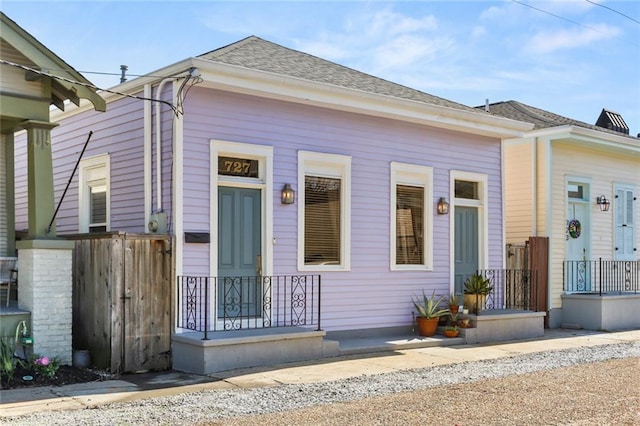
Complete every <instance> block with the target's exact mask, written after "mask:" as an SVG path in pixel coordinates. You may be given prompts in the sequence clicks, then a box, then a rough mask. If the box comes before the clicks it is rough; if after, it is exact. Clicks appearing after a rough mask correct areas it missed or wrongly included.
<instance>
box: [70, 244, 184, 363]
mask: <svg viewBox="0 0 640 426" xmlns="http://www.w3.org/2000/svg"><path fill="white" fill-rule="evenodd" d="M66 238H68V239H73V240H75V250H74V257H73V348H74V349H88V350H89V352H90V355H91V360H92V363H93V364H94V365H95V366H96V367H97V368H100V369H104V370H108V371H110V372H112V373H122V372H140V371H148V370H163V369H167V368H170V367H171V356H170V349H171V324H172V322H171V314H172V313H171V307H172V303H171V295H172V287H171V283H172V282H173V280H172V278H171V276H172V270H171V265H172V264H173V263H172V259H171V242H170V239H169V237H168V236H166V235H155V234H127V233H115V234H96V235H94V234H87V235H74V236H69V237H66Z"/></svg>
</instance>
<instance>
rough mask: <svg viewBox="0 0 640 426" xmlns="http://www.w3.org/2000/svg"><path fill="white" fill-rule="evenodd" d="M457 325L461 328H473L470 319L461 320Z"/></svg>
mask: <svg viewBox="0 0 640 426" xmlns="http://www.w3.org/2000/svg"><path fill="white" fill-rule="evenodd" d="M457 325H458V327H460V328H471V320H470V319H469V318H461V319H460V320H458V324H457Z"/></svg>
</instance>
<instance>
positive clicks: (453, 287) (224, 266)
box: [15, 37, 532, 372]
mask: <svg viewBox="0 0 640 426" xmlns="http://www.w3.org/2000/svg"><path fill="white" fill-rule="evenodd" d="M161 76H162V77H161ZM112 90H113V92H109V93H103V94H102V95H103V96H104V98H105V99H106V101H107V105H108V108H107V112H106V113H100V114H98V113H96V112H95V111H93V109H92V108H91V107H90V106H89V105H87V106H84V105H81V106H80V107H78V108H72V109H67V110H66V111H65V112H62V113H59V114H58V115H57V116H54V117H53V119H54V120H56V121H57V122H59V124H60V126H59V127H56V128H55V129H53V130H52V138H53V140H54V141H55V142H54V144H53V150H54V151H53V157H54V168H55V169H54V170H55V173H56V176H57V179H56V190H57V191H58V194H60V193H61V192H62V190H63V189H64V185H65V183H66V179H67V178H68V176H70V174H71V170H72V169H73V166H74V164H75V162H76V160H77V157H78V153H79V151H80V149H81V148H82V146H81V145H82V142H84V139H85V137H86V134H87V133H88V132H89V131H93V137H92V140H91V142H90V144H89V145H88V147H87V149H86V151H85V153H84V156H83V158H82V160H81V161H80V163H79V168H78V173H77V174H76V176H75V178H74V179H73V184H72V185H71V187H70V190H69V193H68V194H67V197H66V198H65V200H64V202H63V203H62V205H61V208H60V212H59V214H58V217H57V231H58V234H65V233H86V232H102V231H122V232H135V233H151V234H153V233H165V234H166V233H168V234H169V235H171V236H173V242H172V253H173V259H174V268H175V277H174V278H172V282H175V283H176V286H177V288H176V291H175V294H174V297H175V300H174V301H173V302H174V303H175V306H176V309H175V312H174V316H175V318H174V320H175V321H174V322H173V323H174V324H175V328H174V329H173V330H172V334H173V336H174V337H173V362H174V366H175V367H176V368H180V369H185V370H194V371H203V372H209V371H214V370H215V369H221V368H226V367H227V366H225V365H223V366H204V367H201V368H196V367H191V366H190V365H189V363H188V362H186V361H184V359H186V358H189V357H193V356H195V355H194V354H195V353H196V352H195V351H196V347H197V348H200V349H202V348H203V347H209V346H212V345H213V346H216V345H218V346H216V347H217V350H219V351H223V350H225V349H223V348H221V347H220V346H219V345H220V341H222V340H224V338H228V337H229V336H231V335H230V334H229V333H231V332H229V331H226V332H225V331H220V330H227V329H229V328H231V329H235V330H236V331H235V332H233V333H235V334H233V337H234V338H240V339H242V338H243V337H249V336H251V338H253V339H258V340H259V339H263V338H266V337H265V336H264V335H260V336H258V337H256V334H255V333H254V334H251V333H250V331H248V330H247V334H245V335H244V336H243V335H242V331H244V330H242V331H237V330H238V329H245V328H254V326H256V325H257V327H258V328H261V327H263V326H270V325H278V324H280V323H279V321H280V320H282V321H285V322H286V324H285V325H286V326H287V327H288V326H292V325H298V326H302V328H303V329H304V330H305V331H306V332H308V333H311V334H313V333H315V334H314V335H319V336H320V337H329V338H330V337H331V336H332V335H336V336H337V335H340V334H346V333H360V334H362V335H366V334H375V333H382V332H391V331H396V332H397V331H403V330H404V331H409V330H410V328H411V326H412V323H413V313H412V311H413V306H412V299H413V298H414V297H415V296H417V295H421V294H422V292H423V291H425V292H427V293H431V292H432V291H435V292H436V293H438V294H442V295H449V294H450V293H461V292H462V283H463V281H464V279H465V278H466V277H467V276H468V275H470V274H472V273H474V272H475V271H476V270H478V269H490V268H494V269H499V268H503V267H504V265H503V263H504V258H505V256H504V243H505V240H504V232H505V230H504V225H503V223H504V220H503V207H502V206H503V176H502V157H503V152H502V144H501V141H502V139H506V138H516V137H522V136H523V134H524V132H525V131H527V130H529V129H531V127H532V126H531V125H530V124H527V123H524V122H520V121H516V120H511V119H507V118H503V117H497V116H493V115H489V114H486V113H484V112H482V111H478V110H475V109H474V108H471V107H467V106H465V105H461V104H458V103H455V102H452V101H449V100H446V99H442V98H439V97H436V96H432V95H429V94H427V93H423V92H420V91H417V90H414V89H411V88H408V87H404V86H401V85H398V84H395V83H392V82H389V81H386V80H382V79H379V78H376V77H373V76H371V75H367V74H364V73H361V72H358V71H356V70H353V69H349V68H346V67H343V66H340V65H338V64H335V63H332V62H329V61H326V60H323V59H320V58H317V57H314V56H311V55H308V54H305V53H302V52H298V51H295V50H291V49H288V48H286V47H283V46H279V45H277V44H274V43H271V42H268V41H265V40H262V39H260V38H257V37H248V38H246V39H244V40H241V41H238V42H236V43H233V44H231V45H228V46H225V47H222V48H220V49H216V50H213V51H211V52H208V53H205V54H203V55H200V56H197V57H193V58H188V59H185V60H184V61H181V62H179V63H176V64H173V65H169V66H167V67H165V68H162V69H159V70H157V71H154V72H152V73H150V74H149V75H148V76H143V77H139V78H136V79H133V80H130V81H127V82H125V83H122V84H120V85H119V86H117V87H115V88H113V89H112ZM115 92H117V93H115ZM123 94H126V95H127V96H124V95H123ZM20 146H21V144H16V147H20ZM24 155H25V153H24V152H18V153H17V155H16V167H15V169H16V171H17V174H19V173H20V172H19V171H20V170H22V167H21V165H20V161H24V158H25V157H24ZM19 180H20V177H19V176H18V177H17V181H19ZM58 198H59V195H58ZM58 198H57V199H58ZM26 202H27V200H26V197H21V194H20V193H19V192H17V196H16V211H17V214H16V227H17V229H22V228H26V227H27V222H26V217H27V215H26V211H27V204H26ZM210 277H215V278H210ZM237 277H245V278H246V279H240V280H237V281H234V280H233V278H237ZM247 277H249V278H247ZM256 277H259V278H257V279H256ZM265 277H267V278H268V280H267V281H265V279H264V278H265ZM320 279H321V283H320V282H319V280H320ZM227 281H229V282H230V283H231V284H229V285H227V284H223V283H227ZM201 284H202V285H204V284H206V285H208V286H209V287H208V290H207V293H206V294H207V296H206V297H205V296H203V295H202V294H204V293H198V294H200V296H198V298H197V300H196V301H195V302H194V300H195V299H193V300H191V301H189V300H187V299H188V297H189V292H190V291H191V290H193V289H195V288H196V287H195V286H196V285H201ZM300 284H308V287H306V289H305V290H304V292H303V293H304V295H305V297H307V301H308V303H309V304H308V305H305V310H304V312H303V313H302V314H301V315H302V316H297V314H300V312H297V313H296V309H295V308H294V307H293V306H294V305H295V302H294V301H292V300H289V299H287V298H286V297H284V296H283V297H284V299H283V300H285V299H286V300H285V302H283V303H284V304H285V305H286V307H287V309H289V311H288V314H287V313H283V312H281V311H277V312H276V310H277V309H279V308H278V307H276V306H275V305H276V301H277V300H276V299H277V297H276V296H277V295H276V294H275V293H273V292H277V290H276V289H277V288H280V287H279V286H282V288H284V287H286V286H290V285H293V286H294V287H295V286H298V285H300ZM287 288H288V287H287ZM198 291H200V290H198ZM296 291H297V290H290V289H289V290H287V294H288V296H287V297H290V298H295V295H294V293H295V292H296ZM317 292H320V294H321V298H319V297H318V293H317ZM194 297H195V296H194ZM234 297H237V298H239V300H240V299H241V300H242V302H238V305H237V306H233V307H232V306H231V305H226V303H227V302H228V300H226V299H229V300H230V299H233V298H234ZM206 301H208V302H209V303H206ZM265 301H266V302H265ZM229 303H231V302H229ZM278 303H279V302H278ZM204 305H207V311H206V312H205V311H204V310H200V309H203V307H204ZM312 308H313V309H312ZM234 309H236V311H235V312H236V314H238V315H239V316H238V317H237V318H236V320H233V319H231V315H232V311H233V310H234ZM291 316H292V317H293V321H292V320H291ZM205 330H207V331H220V332H219V333H213V332H212V333H209V334H208V336H207V339H208V340H204V341H202V340H196V343H194V344H192V345H191V346H189V344H188V343H185V342H186V341H187V340H188V339H187V337H188V335H190V334H193V333H200V334H199V336H200V335H201V334H202V333H203V332H204V331H205ZM271 330H272V331H271V332H267V333H266V334H274V333H275V331H273V330H274V329H273V328H272V329H271ZM288 331H289V330H288ZM288 331H287V332H288ZM225 333H226V334H225ZM238 333H240V334H238ZM283 333H284V332H283ZM302 334H303V335H304V333H302ZM238 336H239V337H238ZM290 338H291V336H289V335H287V337H286V338H285V337H282V338H281V340H286V339H290ZM303 340H304V339H303ZM280 343H281V342H280ZM194 345H195V346H194ZM262 345H263V346H262V348H263V349H262V350H263V352H264V353H267V352H270V351H272V352H273V351H275V349H274V347H275V346H274V347H269V343H268V342H264V341H263V342H262ZM274 345H275V344H274ZM302 346H309V347H311V346H313V344H309V342H306V343H303V344H302ZM198 350H199V349H198ZM296 350H297V351H298V355H291V357H289V358H287V357H286V356H283V355H282V354H280V355H277V354H275V352H274V354H275V355H274V357H275V358H276V359H280V360H283V359H285V358H286V359H295V358H304V357H309V356H314V355H310V354H308V353H302V352H304V351H303V349H300V348H298V349H296ZM314 350H317V351H320V352H322V351H324V353H325V354H327V353H329V352H330V351H331V350H330V349H327V346H326V345H324V347H320V348H315V349H314ZM292 352H295V350H294V351H289V353H292ZM316 355H317V353H316ZM278 356H280V358H278ZM181 360H182V361H181ZM208 360H209V361H208ZM200 362H201V364H205V365H206V364H207V362H210V359H208V358H206V356H205V357H204V358H202V359H201V360H200ZM235 365H237V364H235ZM245 365H251V362H250V361H247V363H246V364H245Z"/></svg>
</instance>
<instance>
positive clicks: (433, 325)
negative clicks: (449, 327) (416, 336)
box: [413, 290, 449, 337]
mask: <svg viewBox="0 0 640 426" xmlns="http://www.w3.org/2000/svg"><path fill="white" fill-rule="evenodd" d="M443 300H444V296H440V297H437V296H436V292H435V290H434V292H433V293H432V294H431V297H429V296H427V295H426V294H425V293H424V291H423V292H422V299H419V298H417V299H414V301H413V305H414V306H415V308H416V310H417V311H418V317H417V318H416V322H417V323H418V332H419V333H420V335H421V336H425V337H429V336H433V335H434V334H436V330H437V329H438V320H439V319H440V317H442V316H445V315H447V314H448V313H449V310H448V309H442V307H441V306H440V305H441V304H442V302H443Z"/></svg>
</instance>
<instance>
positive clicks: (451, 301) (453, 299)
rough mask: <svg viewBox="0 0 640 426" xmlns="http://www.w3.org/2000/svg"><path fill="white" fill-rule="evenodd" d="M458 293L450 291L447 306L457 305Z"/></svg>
mask: <svg viewBox="0 0 640 426" xmlns="http://www.w3.org/2000/svg"><path fill="white" fill-rule="evenodd" d="M458 302H459V300H458V295H457V294H455V293H451V295H450V296H449V306H458Z"/></svg>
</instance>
